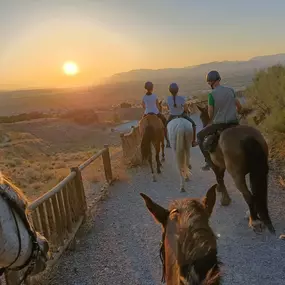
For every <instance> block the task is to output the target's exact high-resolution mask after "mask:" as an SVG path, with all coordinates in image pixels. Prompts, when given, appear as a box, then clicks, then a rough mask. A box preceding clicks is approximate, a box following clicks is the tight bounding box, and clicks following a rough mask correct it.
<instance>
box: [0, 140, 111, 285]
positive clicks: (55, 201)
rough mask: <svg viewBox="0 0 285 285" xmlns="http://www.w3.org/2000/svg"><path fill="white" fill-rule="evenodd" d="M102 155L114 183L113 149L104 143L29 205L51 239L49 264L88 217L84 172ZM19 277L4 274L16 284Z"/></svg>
mask: <svg viewBox="0 0 285 285" xmlns="http://www.w3.org/2000/svg"><path fill="white" fill-rule="evenodd" d="M100 156H102V159H103V166H104V171H105V178H106V181H107V182H108V183H111V182H112V180H113V177H112V167H111V160H110V153H109V147H108V145H105V146H104V149H102V150H101V151H99V152H98V153H96V154H95V155H94V156H92V157H90V158H89V159H88V160H87V161H85V162H84V163H82V164H81V165H80V166H79V167H74V168H71V171H70V174H69V175H68V176H67V177H66V178H64V179H63V180H62V181H61V182H59V183H58V184H57V185H56V186H55V187H54V188H53V189H52V190H50V191H49V192H47V193H45V194H44V195H43V196H41V197H39V198H38V199H36V200H35V201H34V202H33V203H31V204H30V205H29V207H28V209H29V212H30V214H29V215H30V220H31V221H32V223H33V225H34V227H35V229H36V231H38V232H40V233H41V234H42V235H43V236H45V237H46V238H47V239H48V241H49V245H50V249H51V260H50V261H49V262H48V266H52V265H53V264H54V263H55V262H56V261H57V259H58V258H59V257H60V255H61V254H62V253H63V252H64V250H65V249H66V248H67V247H68V245H69V244H70V243H71V241H72V240H73V239H74V236H75V234H76V233H77V231H78V229H79V227H80V226H81V224H82V222H83V221H84V219H85V216H86V210H87V204H86V197H85V191H84V186H83V182H82V176H81V172H82V171H83V170H84V169H85V168H86V167H88V166H89V165H90V164H91V163H92V162H94V161H95V160H96V159H98V158H99V157H100ZM20 278H21V272H14V271H7V272H6V274H5V279H6V284H7V285H15V284H17V282H18V281H19V280H20ZM31 282H32V280H31ZM0 284H1V281H0Z"/></svg>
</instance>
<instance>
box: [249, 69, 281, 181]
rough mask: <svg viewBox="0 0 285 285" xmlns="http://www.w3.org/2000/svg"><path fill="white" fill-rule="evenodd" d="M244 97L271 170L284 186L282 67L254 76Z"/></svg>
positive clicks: (263, 71)
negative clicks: (265, 146)
mask: <svg viewBox="0 0 285 285" xmlns="http://www.w3.org/2000/svg"><path fill="white" fill-rule="evenodd" d="M246 97H247V100H248V102H249V104H251V105H252V106H253V107H254V108H255V110H256V112H255V117H254V118H253V123H255V124H258V127H259V128H260V129H261V130H262V131H263V132H264V133H265V134H266V137H267V138H268V141H269V146H270V158H271V162H272V167H273V168H274V170H275V171H276V173H277V175H278V177H279V179H280V182H281V184H284V185H283V186H285V183H284V182H282V181H284V179H283V178H282V177H284V170H285V113H284V110H285V108H284V107H285V67H283V66H281V65H277V66H273V67H270V68H268V69H267V70H262V71H260V72H258V73H257V74H256V76H255V78H254V80H253V84H252V85H251V86H250V87H249V88H248V89H247V90H246Z"/></svg>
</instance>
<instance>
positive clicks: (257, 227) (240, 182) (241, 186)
mask: <svg viewBox="0 0 285 285" xmlns="http://www.w3.org/2000/svg"><path fill="white" fill-rule="evenodd" d="M232 177H233V180H234V182H235V184H236V187H237V189H238V190H239V191H240V192H241V194H242V196H243V198H244V200H245V201H246V203H247V205H248V208H249V212H250V218H249V227H250V228H252V229H253V230H254V231H255V232H261V231H262V229H263V227H264V225H263V223H262V222H261V221H260V220H259V219H258V215H257V211H256V207H255V202H254V197H253V195H252V194H251V193H250V191H249V190H248V188H247V185H246V181H245V176H243V175H232Z"/></svg>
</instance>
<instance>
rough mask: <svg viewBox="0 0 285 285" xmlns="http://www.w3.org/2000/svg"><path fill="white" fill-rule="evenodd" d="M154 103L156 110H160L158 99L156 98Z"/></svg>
mask: <svg viewBox="0 0 285 285" xmlns="http://www.w3.org/2000/svg"><path fill="white" fill-rule="evenodd" d="M155 103H156V107H157V109H158V110H160V105H159V101H158V99H156V101H155Z"/></svg>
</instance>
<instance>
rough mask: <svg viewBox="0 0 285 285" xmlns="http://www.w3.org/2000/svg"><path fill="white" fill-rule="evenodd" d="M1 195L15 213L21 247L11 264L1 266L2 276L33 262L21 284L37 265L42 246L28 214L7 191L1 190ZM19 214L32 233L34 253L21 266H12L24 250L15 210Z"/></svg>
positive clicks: (0, 273)
mask: <svg viewBox="0 0 285 285" xmlns="http://www.w3.org/2000/svg"><path fill="white" fill-rule="evenodd" d="M0 195H1V197H2V198H3V199H4V200H5V201H6V202H7V203H8V205H9V207H10V210H11V213H12V215H13V218H14V221H15V224H16V229H17V237H18V241H19V249H18V253H17V256H16V258H15V259H14V261H13V262H11V264H9V265H8V266H6V267H3V268H0V276H2V275H3V274H4V273H5V271H6V270H11V271H20V270H22V269H23V268H25V267H26V266H28V265H29V263H31V264H30V265H29V267H28V269H27V271H26V272H25V274H24V276H23V278H22V279H21V281H20V282H19V285H21V284H22V283H23V282H24V281H25V280H26V279H27V277H28V275H29V274H30V273H31V272H32V270H33V267H34V265H35V262H36V259H37V256H38V254H39V252H40V247H39V244H38V242H37V237H36V233H35V230H34V229H33V228H32V226H31V225H30V223H29V221H28V219H27V216H26V214H23V211H22V210H20V209H19V206H18V205H17V204H16V203H15V202H14V201H13V200H11V199H10V198H9V196H8V195H7V194H6V193H5V191H0ZM14 211H15V212H16V213H17V214H18V215H19V217H20V218H21V220H22V222H23V223H24V226H25V227H26V229H27V231H28V234H29V235H30V238H31V241H32V253H31V255H30V257H29V258H28V260H27V261H26V262H25V263H24V264H23V265H21V266H18V267H16V268H10V267H11V266H13V265H14V264H15V263H16V262H17V260H18V259H19V257H20V255H21V251H22V242H21V234H20V229H19V224H18V221H17V218H16V215H15V212H14Z"/></svg>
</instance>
